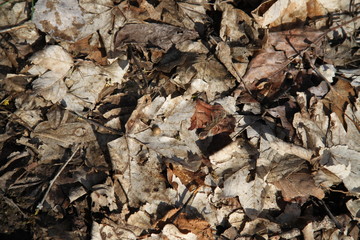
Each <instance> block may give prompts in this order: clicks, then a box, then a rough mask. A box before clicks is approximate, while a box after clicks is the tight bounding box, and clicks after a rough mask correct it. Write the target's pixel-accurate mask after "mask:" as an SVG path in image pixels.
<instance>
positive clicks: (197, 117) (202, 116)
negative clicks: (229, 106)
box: [189, 100, 235, 139]
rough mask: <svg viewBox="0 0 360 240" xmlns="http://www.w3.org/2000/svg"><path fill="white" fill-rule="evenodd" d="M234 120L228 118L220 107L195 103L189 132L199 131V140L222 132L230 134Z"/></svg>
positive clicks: (200, 102)
mask: <svg viewBox="0 0 360 240" xmlns="http://www.w3.org/2000/svg"><path fill="white" fill-rule="evenodd" d="M234 127H235V119H234V118H233V117H232V116H228V115H227V113H226V111H225V110H224V108H223V107H222V106H221V105H210V104H207V103H205V102H203V101H201V100H197V101H196V107H195V113H194V115H193V116H192V117H191V126H190V128H189V130H193V129H201V130H202V131H201V132H200V134H199V138H200V139H204V138H206V137H207V136H208V134H209V133H210V134H212V135H216V134H219V133H222V132H228V133H231V132H233V131H234Z"/></svg>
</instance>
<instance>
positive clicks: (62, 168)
mask: <svg viewBox="0 0 360 240" xmlns="http://www.w3.org/2000/svg"><path fill="white" fill-rule="evenodd" d="M79 149H80V144H78V146H77V147H76V148H75V151H74V152H73V154H72V155H71V156H70V157H69V159H68V160H67V161H66V162H65V163H64V164H63V165H62V167H61V168H60V169H59V171H58V172H57V173H56V175H55V176H54V178H53V179H52V180H51V181H50V183H49V186H48V188H47V190H46V192H45V194H44V196H43V198H42V199H41V201H40V203H39V204H38V205H37V206H36V211H35V215H37V214H38V213H39V211H41V209H42V208H43V207H44V202H45V200H46V198H47V196H48V194H49V192H50V190H51V187H52V186H53V185H54V183H55V181H56V179H57V178H58V177H59V176H60V174H61V173H62V171H64V169H65V167H66V166H67V165H68V164H69V163H70V161H71V160H72V159H73V158H74V156H75V154H76V153H77V151H78V150H79Z"/></svg>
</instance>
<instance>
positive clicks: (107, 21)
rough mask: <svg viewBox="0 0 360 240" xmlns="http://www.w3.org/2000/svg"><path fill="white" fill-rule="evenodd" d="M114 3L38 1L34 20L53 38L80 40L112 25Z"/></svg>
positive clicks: (89, 0)
mask: <svg viewBox="0 0 360 240" xmlns="http://www.w3.org/2000/svg"><path fill="white" fill-rule="evenodd" d="M113 7H114V3H113V1H111V0H104V1H102V2H101V3H97V2H96V1H91V0H81V1H79V2H68V1H66V0H60V1H53V0H41V1H37V2H36V5H35V11H34V13H33V16H32V21H33V22H34V23H35V25H36V27H37V28H38V29H40V30H41V31H43V32H46V33H48V34H50V35H51V36H52V37H54V38H56V39H59V40H65V41H78V40H80V39H82V38H84V37H87V36H88V35H90V34H92V33H94V32H96V31H97V30H99V29H102V28H106V26H107V25H111V19H112V17H113V14H112V11H111V10H112V9H113Z"/></svg>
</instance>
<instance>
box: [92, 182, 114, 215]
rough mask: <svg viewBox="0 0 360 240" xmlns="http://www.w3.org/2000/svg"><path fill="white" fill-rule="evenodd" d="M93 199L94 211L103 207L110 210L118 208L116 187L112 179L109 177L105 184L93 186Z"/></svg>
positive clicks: (98, 210)
mask: <svg viewBox="0 0 360 240" xmlns="http://www.w3.org/2000/svg"><path fill="white" fill-rule="evenodd" d="M92 191H93V192H92V193H91V201H92V208H91V210H92V211H93V212H100V210H101V209H102V208H108V210H109V211H114V210H117V205H116V199H115V194H114V187H113V183H112V180H111V179H110V178H108V179H107V181H106V183H104V184H97V185H95V186H93V187H92Z"/></svg>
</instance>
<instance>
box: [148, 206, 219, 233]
mask: <svg viewBox="0 0 360 240" xmlns="http://www.w3.org/2000/svg"><path fill="white" fill-rule="evenodd" d="M181 210H182V208H174V209H171V210H170V211H168V212H167V213H166V215H165V216H164V217H162V218H161V219H160V220H158V221H157V222H156V223H155V225H154V227H155V228H156V229H162V228H163V227H164V226H165V225H166V224H168V223H171V224H174V225H175V226H176V227H177V228H178V229H179V230H180V231H181V232H183V233H188V232H191V233H194V234H195V235H196V236H197V237H198V238H197V239H200V240H202V239H203V240H206V239H214V235H213V233H212V230H211V228H210V225H209V223H208V222H207V221H205V220H203V219H198V218H192V219H190V218H189V216H188V215H187V214H186V213H185V212H181Z"/></svg>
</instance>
